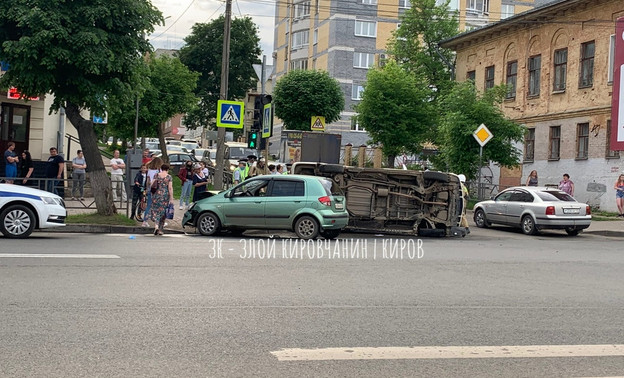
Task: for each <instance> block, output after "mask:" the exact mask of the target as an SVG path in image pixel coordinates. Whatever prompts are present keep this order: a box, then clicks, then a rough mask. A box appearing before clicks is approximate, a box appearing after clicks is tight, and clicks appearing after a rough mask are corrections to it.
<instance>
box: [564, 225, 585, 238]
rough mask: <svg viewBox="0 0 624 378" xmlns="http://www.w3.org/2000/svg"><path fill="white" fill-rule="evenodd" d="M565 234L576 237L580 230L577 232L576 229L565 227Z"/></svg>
mask: <svg viewBox="0 0 624 378" xmlns="http://www.w3.org/2000/svg"><path fill="white" fill-rule="evenodd" d="M565 232H566V233H567V234H568V235H570V236H576V235H578V234H579V232H581V230H577V229H576V228H572V227H567V228H566V229H565Z"/></svg>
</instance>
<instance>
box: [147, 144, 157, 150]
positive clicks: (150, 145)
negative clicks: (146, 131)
mask: <svg viewBox="0 0 624 378" xmlns="http://www.w3.org/2000/svg"><path fill="white" fill-rule="evenodd" d="M145 148H148V149H149V150H150V151H152V150H158V149H160V144H158V143H145Z"/></svg>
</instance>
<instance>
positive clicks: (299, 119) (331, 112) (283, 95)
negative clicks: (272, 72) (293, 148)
mask: <svg viewBox="0 0 624 378" xmlns="http://www.w3.org/2000/svg"><path fill="white" fill-rule="evenodd" d="M273 104H274V105H275V115H276V116H277V117H278V118H280V119H281V120H282V121H284V126H285V127H286V129H288V130H310V120H311V119H312V117H313V116H321V117H325V121H326V122H327V123H331V122H333V121H337V120H339V119H340V112H342V110H343V109H344V93H343V92H342V89H341V88H340V83H338V81H337V80H336V79H333V78H331V77H330V76H329V74H328V73H327V72H324V71H314V70H294V71H290V72H289V73H287V74H286V75H285V76H284V77H282V78H281V79H280V80H279V81H278V82H277V84H276V85H275V88H274V89H273Z"/></svg>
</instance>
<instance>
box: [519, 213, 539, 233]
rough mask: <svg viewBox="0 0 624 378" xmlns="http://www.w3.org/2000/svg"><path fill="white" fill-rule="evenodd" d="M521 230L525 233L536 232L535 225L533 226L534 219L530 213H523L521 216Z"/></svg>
mask: <svg viewBox="0 0 624 378" xmlns="http://www.w3.org/2000/svg"><path fill="white" fill-rule="evenodd" d="M522 232H524V233H525V234H526V235H535V234H537V227H535V221H534V220H533V217H532V216H530V215H525V216H524V217H522Z"/></svg>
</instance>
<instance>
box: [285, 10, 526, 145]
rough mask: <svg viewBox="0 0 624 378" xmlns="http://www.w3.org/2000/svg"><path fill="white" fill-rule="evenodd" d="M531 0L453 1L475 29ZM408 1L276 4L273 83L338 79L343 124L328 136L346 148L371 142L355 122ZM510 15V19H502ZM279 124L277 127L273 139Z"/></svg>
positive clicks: (337, 124)
mask: <svg viewBox="0 0 624 378" xmlns="http://www.w3.org/2000/svg"><path fill="white" fill-rule="evenodd" d="M532 3H533V0H525V1H509V0H451V3H450V8H451V10H453V11H459V12H460V21H461V25H462V27H466V28H472V27H477V26H480V25H483V24H485V23H487V22H491V21H493V20H499V19H500V18H501V17H506V16H508V15H511V14H513V13H514V12H515V13H518V12H521V11H524V10H526V9H529V8H530V7H531V4H532ZM410 7H411V3H410V1H409V0H349V1H345V0H340V1H338V0H302V1H301V0H278V2H277V5H276V11H275V15H276V17H275V43H274V46H275V51H274V53H273V58H274V66H275V69H274V73H273V76H274V82H277V81H278V80H279V78H280V77H281V76H283V75H285V74H286V73H287V72H288V71H290V70H295V69H316V70H325V71H327V72H329V74H330V76H332V77H334V78H335V79H337V80H338V81H339V82H340V84H341V86H342V89H343V92H344V96H345V108H344V111H343V112H342V114H341V119H340V120H339V121H337V122H334V123H332V124H331V125H328V130H327V132H331V133H339V134H342V143H343V144H347V143H351V144H353V145H356V146H358V145H362V144H366V142H367V141H368V139H369V137H368V135H367V134H366V132H365V130H364V129H363V128H362V127H361V126H360V125H358V124H357V123H356V122H355V121H354V120H353V116H354V115H356V113H355V112H354V110H353V106H354V105H356V104H357V103H358V102H359V101H360V98H361V93H362V90H363V88H364V83H365V82H366V75H367V73H368V70H369V69H370V68H371V67H374V66H375V65H378V64H383V61H384V59H385V51H386V45H387V42H388V40H389V39H390V37H391V36H392V32H393V31H394V30H396V29H397V28H398V27H399V26H400V17H401V15H402V14H404V12H405V11H406V10H407V9H409V8H410ZM503 12H506V13H503ZM280 131H281V123H280V122H279V120H278V121H277V122H275V127H274V135H279V134H280Z"/></svg>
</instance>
